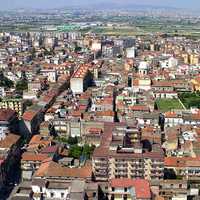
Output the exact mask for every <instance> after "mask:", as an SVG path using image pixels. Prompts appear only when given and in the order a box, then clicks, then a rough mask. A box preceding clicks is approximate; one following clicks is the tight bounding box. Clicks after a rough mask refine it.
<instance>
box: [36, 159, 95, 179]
mask: <svg viewBox="0 0 200 200" xmlns="http://www.w3.org/2000/svg"><path fill="white" fill-rule="evenodd" d="M91 175H92V166H91V164H90V163H86V165H85V166H84V167H82V168H68V167H62V166H61V165H60V164H58V163H56V162H54V161H51V162H45V163H42V165H41V166H40V167H39V169H38V170H37V171H36V173H35V175H34V176H35V177H72V178H91Z"/></svg>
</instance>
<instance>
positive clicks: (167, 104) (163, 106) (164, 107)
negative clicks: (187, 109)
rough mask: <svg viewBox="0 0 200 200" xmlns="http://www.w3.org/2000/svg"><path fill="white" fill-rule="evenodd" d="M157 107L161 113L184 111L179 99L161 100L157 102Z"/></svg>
mask: <svg viewBox="0 0 200 200" xmlns="http://www.w3.org/2000/svg"><path fill="white" fill-rule="evenodd" d="M156 107H157V109H158V110H160V111H161V112H167V111H171V110H175V109H184V108H183V106H182V105H181V103H180V102H179V100H178V99H159V100H157V101H156Z"/></svg>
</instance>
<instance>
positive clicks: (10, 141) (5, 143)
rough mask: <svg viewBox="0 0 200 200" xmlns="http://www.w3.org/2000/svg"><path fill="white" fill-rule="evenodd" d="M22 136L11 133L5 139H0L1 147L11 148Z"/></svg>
mask: <svg viewBox="0 0 200 200" xmlns="http://www.w3.org/2000/svg"><path fill="white" fill-rule="evenodd" d="M20 137H21V136H19V135H14V134H11V133H9V134H8V135H7V136H6V138H5V139H3V140H0V148H6V149H9V148H11V147H12V145H14V144H16V143H17V142H18V141H19V139H20Z"/></svg>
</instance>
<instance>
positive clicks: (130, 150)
mask: <svg viewBox="0 0 200 200" xmlns="http://www.w3.org/2000/svg"><path fill="white" fill-rule="evenodd" d="M108 124H110V123H108ZM112 130H113V129H112V125H111V124H110V127H107V126H106V128H105V129H104V135H103V137H102V141H104V140H106V141H107V142H102V143H101V145H100V146H99V147H97V148H96V149H95V150H94V154H93V157H92V164H93V173H94V176H95V178H96V180H98V181H107V180H110V179H113V178H132V179H134V178H142V179H147V180H156V179H157V180H160V179H163V175H164V152H163V151H162V149H161V147H160V146H159V145H155V146H154V145H152V147H151V148H152V151H148V150H145V149H143V147H142V145H141V144H140V143H137V142H136V143H133V142H130V139H129V137H128V136H126V134H124V133H123V132H122V133H121V134H120V135H119V133H118V132H116V131H114V132H112Z"/></svg>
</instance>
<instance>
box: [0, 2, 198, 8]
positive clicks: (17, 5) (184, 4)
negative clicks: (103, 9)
mask: <svg viewBox="0 0 200 200" xmlns="http://www.w3.org/2000/svg"><path fill="white" fill-rule="evenodd" d="M101 3H104V5H105V4H106V3H109V4H110V3H116V4H120V5H126V4H131V5H134V4H135V5H152V6H168V7H177V8H189V9H195V10H196V9H198V10H200V0H0V5H1V6H0V9H3V10H8V9H9V10H10V9H18V8H42V9H45V8H50V9H53V8H62V7H68V6H72V5H79V6H88V5H89V6H90V5H91V4H101Z"/></svg>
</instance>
